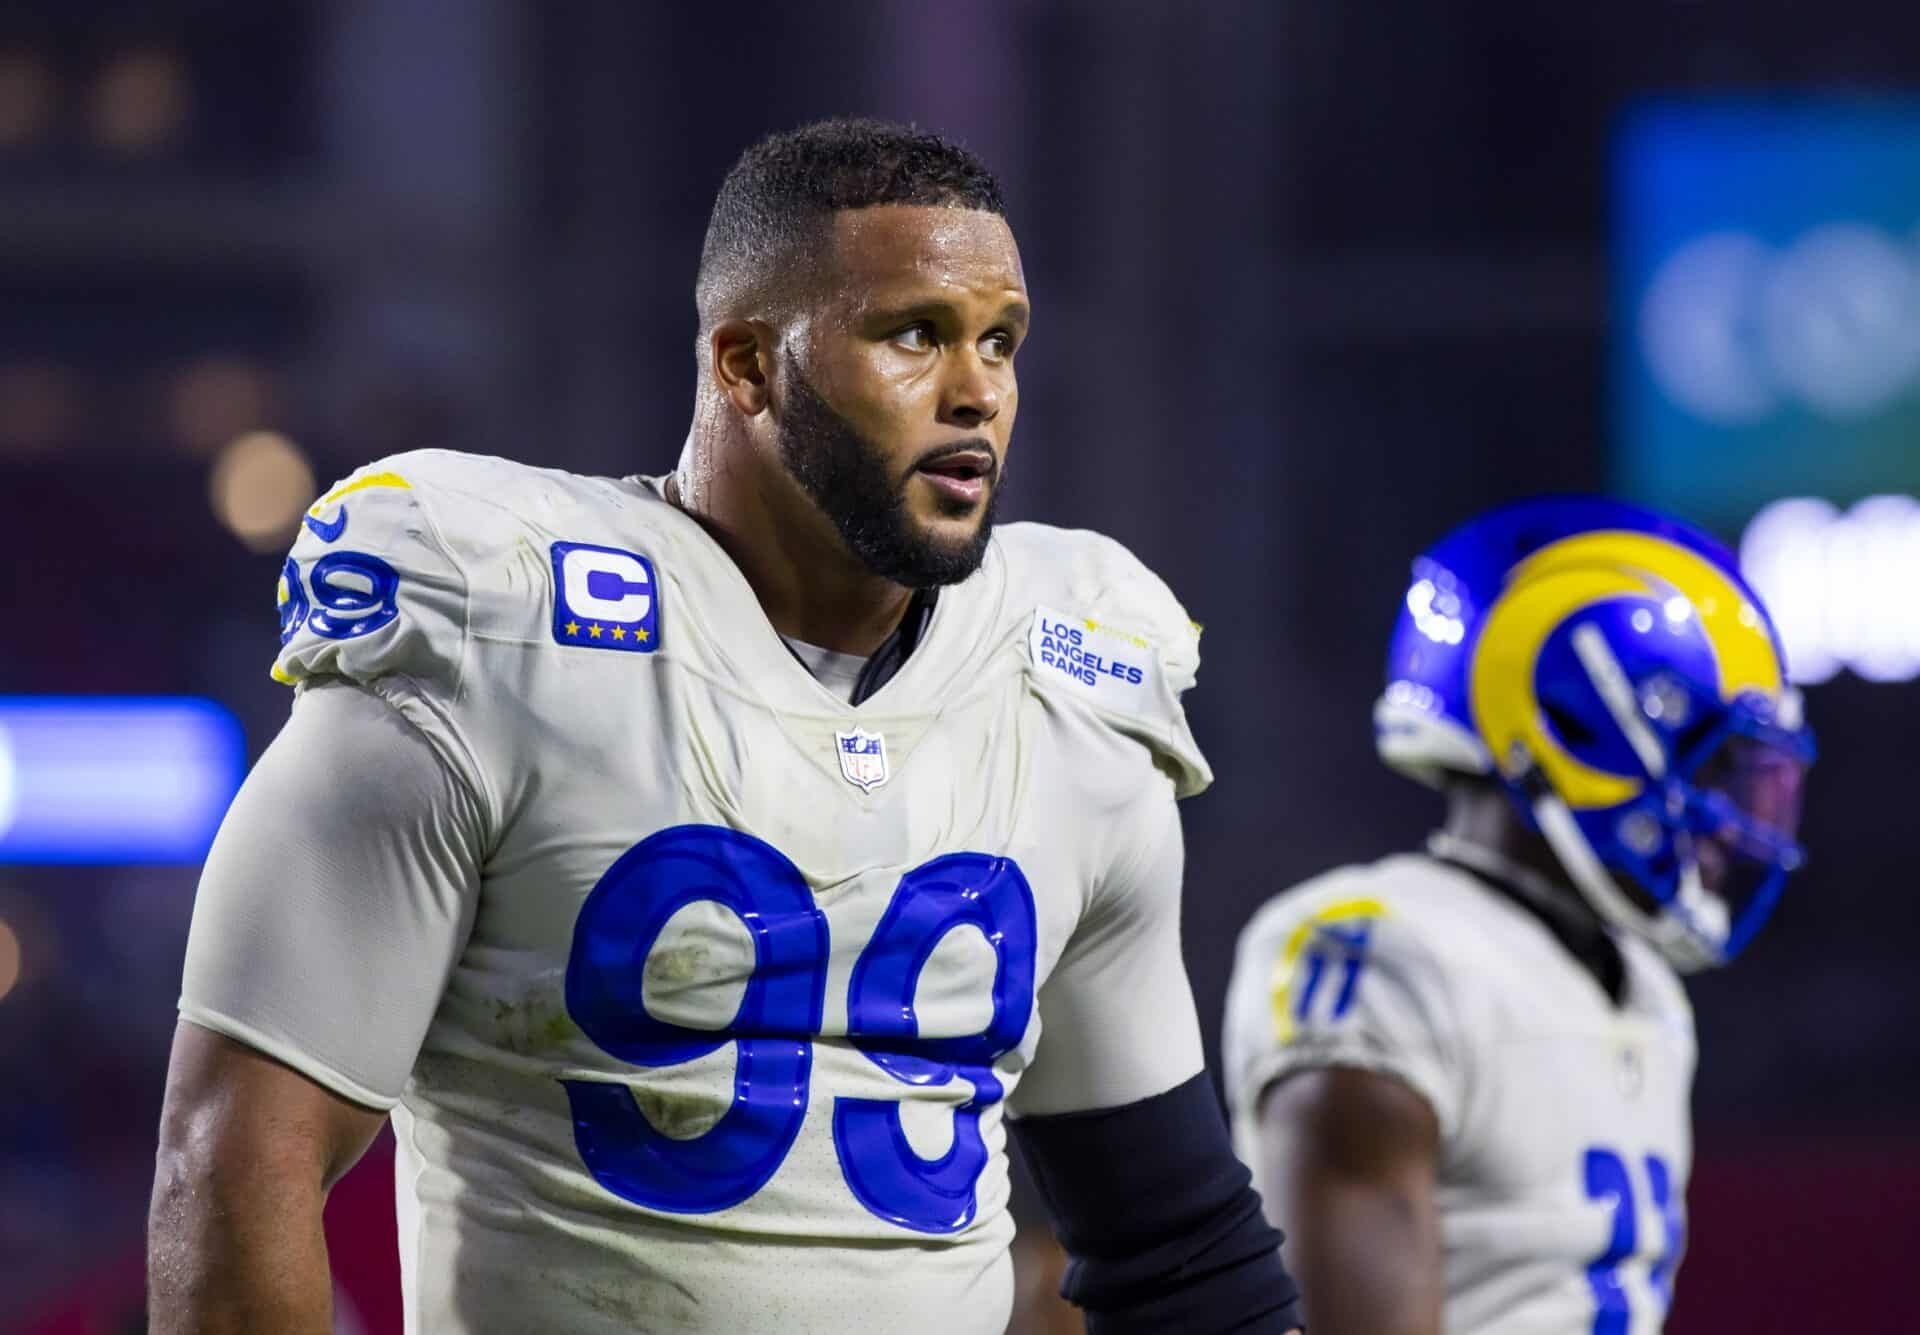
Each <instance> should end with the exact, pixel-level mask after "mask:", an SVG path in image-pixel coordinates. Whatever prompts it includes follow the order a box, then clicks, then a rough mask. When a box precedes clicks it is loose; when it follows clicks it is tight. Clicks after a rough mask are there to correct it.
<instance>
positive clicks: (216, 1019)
mask: <svg viewBox="0 0 1920 1335" xmlns="http://www.w3.org/2000/svg"><path fill="white" fill-rule="evenodd" d="M180 1018H182V1019H183V1020H188V1021H190V1022H192V1023H194V1024H197V1025H199V1026H200V1027H201V1028H202V1029H206V1030H210V1031H211V1032H213V1033H216V1034H220V1035H222V1036H224V1037H226V1038H231V1039H233V1040H234V1041H235V1042H236V1043H244V1044H246V1045H247V1046H248V1047H250V1048H253V1049H255V1050H257V1051H259V1052H262V1053H265V1054H266V1055H267V1056H269V1057H271V1058H273V1059H274V1060H275V1061H277V1062H281V1063H282V1064H284V1065H287V1066H290V1067H292V1068H293V1069H294V1070H296V1071H298V1072H299V1073H300V1074H301V1075H304V1076H305V1077H307V1079H309V1080H311V1081H313V1082H314V1083H315V1084H317V1085H321V1086H323V1087H324V1088H326V1089H328V1090H331V1091H332V1092H333V1093H335V1094H338V1095H339V1096H340V1097H341V1098H344V1099H350V1100H352V1101H353V1102H355V1103H358V1104H361V1105H363V1106H365V1107H368V1108H372V1109H374V1110H375V1111H378V1112H389V1111H391V1110H392V1109H393V1108H394V1107H395V1105H397V1104H398V1103H399V1102H400V1100H399V1099H398V1098H396V1097H394V1096H393V1095H390V1094H381V1093H379V1092H378V1091H376V1090H373V1089H370V1088H368V1087H367V1086H366V1085H363V1084H361V1083H360V1082H359V1081H358V1080H355V1079H354V1078H353V1077H352V1076H350V1075H347V1074H346V1073H345V1072H343V1071H340V1070H338V1069H337V1068H335V1067H333V1066H330V1065H328V1064H327V1063H326V1062H323V1061H321V1060H320V1059H319V1058H317V1057H315V1056H314V1055H313V1054H312V1053H310V1052H307V1051H306V1050H304V1049H302V1048H300V1047H298V1046H296V1045H294V1044H292V1043H289V1042H288V1041H286V1040H285V1039H283V1038H276V1037H274V1036H273V1035H271V1034H268V1033H266V1032H265V1031H263V1030H260V1029H257V1028H255V1027H254V1026H253V1025H250V1024H248V1023H246V1022H245V1021H243V1020H236V1019H234V1018H233V1017H232V1016H230V1015H226V1014H223V1013H221V1012H220V1011H217V1010H213V1009H211V1008H210V1007H207V1006H202V1005H200V1004H199V1003H197V1002H194V1001H189V1000H188V999H187V998H185V997H182V998H181V999H180Z"/></svg>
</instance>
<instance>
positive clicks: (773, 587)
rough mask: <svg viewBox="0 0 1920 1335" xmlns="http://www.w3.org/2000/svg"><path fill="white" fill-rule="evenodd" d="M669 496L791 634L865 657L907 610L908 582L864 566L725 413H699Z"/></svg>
mask: <svg viewBox="0 0 1920 1335" xmlns="http://www.w3.org/2000/svg"><path fill="white" fill-rule="evenodd" d="M667 499H668V500H669V501H671V502H672V503H673V504H674V505H677V506H679V507H680V508H681V509H682V510H684V511H686V512H687V513H688V514H689V515H691V516H693V518H695V519H696V520H698V521H699V522H700V524H701V526H702V527H703V528H705V529H706V530H707V532H708V533H709V534H711V535H712V536H713V539H714V541H715V542H717V543H719V544H720V546H721V547H722V549H724V550H725V551H726V553H727V555H728V556H729V557H731V558H732V559H733V563H734V564H735V565H736V566H738V567H739V568H740V573H741V574H742V575H744V576H745V577H746V580H747V583H748V585H749V586H751V588H752V589H753V593H754V596H755V597H756V598H757V599H759V602H760V607H761V610H762V611H764V612H765V613H766V616H767V620H768V621H769V622H771V623H772V624H773V628H774V629H775V630H777V631H779V632H780V633H781V634H782V635H785V636H786V637H787V638H789V639H793V640H800V641H803V642H805V643H807V644H811V645H817V646H818V647H820V648H822V649H831V650H834V651H835V652H836V653H843V654H856V655H858V656H860V657H862V658H866V657H869V656H871V655H872V654H873V652H874V650H876V649H878V648H879V647H880V645H881V644H882V643H883V642H885V640H886V638H887V636H889V635H891V634H892V633H893V631H894V628H895V627H896V626H898V625H899V624H900V619H901V617H902V616H904V615H905V614H906V610H907V605H908V603H909V602H910V601H911V600H912V598H913V590H911V589H909V588H907V587H906V586H905V585H903V584H896V583H894V582H893V581H892V580H889V579H883V578H881V577H880V576H878V575H875V574H874V573H873V572H872V571H870V570H868V569H867V568H866V567H865V566H864V565H862V564H861V563H860V562H859V561H858V560H857V559H856V558H855V557H854V556H853V554H852V553H851V552H849V551H848V550H847V548H846V544H845V543H844V542H842V541H841V539H840V534H839V532H838V530H836V529H835V528H834V526H833V523H832V521H831V520H829V519H828V518H827V517H826V515H824V514H822V513H821V511H820V508H819V507H818V506H817V505H815V504H814V503H813V500H812V498H811V497H809V496H808V495H807V494H806V492H805V491H803V490H802V489H801V487H800V484H799V483H798V482H796V481H794V479H793V477H792V475H791V474H789V473H788V472H787V470H786V469H785V468H783V467H782V466H781V465H780V462H779V460H778V458H777V457H775V452H774V451H773V449H772V448H770V447H762V446H760V445H758V444H757V443H756V442H755V441H753V440H751V439H750V438H748V436H747V434H746V433H745V432H744V431H743V430H741V429H740V428H739V427H738V425H737V424H736V423H734V422H732V421H731V420H729V419H728V417H727V415H726V414H725V413H724V412H721V411H713V412H702V413H700V414H699V415H698V416H697V417H696V419H695V422H694V428H693V435H692V437H691V439H690V441H689V445H688V452H687V457H686V458H685V459H684V460H683V461H682V465H681V468H680V471H678V472H677V473H675V474H674V475H673V476H672V477H671V478H669V479H668V483H667Z"/></svg>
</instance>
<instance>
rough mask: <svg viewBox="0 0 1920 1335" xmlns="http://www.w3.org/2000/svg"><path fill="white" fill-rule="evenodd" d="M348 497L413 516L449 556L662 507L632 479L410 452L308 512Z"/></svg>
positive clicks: (366, 469) (366, 471) (636, 520)
mask: <svg viewBox="0 0 1920 1335" xmlns="http://www.w3.org/2000/svg"><path fill="white" fill-rule="evenodd" d="M349 497H354V498H355V503H356V504H357V505H358V506H360V507H361V508H363V509H365V508H371V507H382V508H387V509H392V510H399V511H412V512H414V513H415V514H417V515H418V516H420V518H421V520H422V521H423V522H425V523H427V524H430V525H431V526H432V527H433V529H434V531H435V532H434V536H437V537H439V538H440V539H441V540H442V541H443V542H444V543H445V544H446V545H447V546H448V547H449V548H452V549H454V550H453V555H455V556H456V558H457V557H458V556H459V555H460V554H461V553H460V550H459V549H461V548H466V547H473V546H480V547H485V546H490V545H492V544H493V543H494V542H495V541H497V540H498V539H499V538H500V537H501V536H502V535H509V534H511V535H516V536H517V535H520V534H523V533H525V532H526V531H529V530H533V531H539V532H549V531H551V532H567V531H569V530H571V529H577V528H580V527H581V526H583V525H584V526H587V527H592V528H604V527H606V526H607V525H608V524H609V523H615V524H618V525H619V526H620V527H622V528H623V529H632V528H633V527H635V526H639V527H641V528H645V527H647V526H648V525H649V521H650V520H656V521H657V512H658V511H659V510H660V509H661V508H662V502H661V501H660V499H659V497H658V496H656V495H655V494H654V493H653V492H651V491H650V490H648V489H647V488H645V487H643V486H640V485H638V484H637V482H636V481H635V480H631V479H627V480H622V479H616V478H608V477H593V476H589V475H586V474H582V473H570V472H568V471H566V470H565V469H560V468H541V467H538V466H536V465H533V464H527V463H522V462H520V461H518V460H515V459H504V458H499V457H497V456H493V455H484V454H467V453H463V452H462V451H459V450H412V451H409V452H407V453H405V454H395V455H389V456H387V457H386V458H383V459H377V460H375V461H374V462H372V463H370V464H366V465H364V466H363V467H361V468H358V469H356V470H355V471H354V472H352V473H350V474H349V475H348V476H347V477H345V478H343V479H342V480H341V481H339V482H338V483H336V484H334V486H333V487H332V488H331V489H329V490H328V492H327V493H326V494H325V495H324V496H322V497H321V498H320V500H319V501H318V502H316V503H315V506H314V510H315V511H316V512H325V511H328V510H330V509H332V508H333V507H334V506H335V505H337V504H342V503H345V502H346V501H347V500H348V498H349Z"/></svg>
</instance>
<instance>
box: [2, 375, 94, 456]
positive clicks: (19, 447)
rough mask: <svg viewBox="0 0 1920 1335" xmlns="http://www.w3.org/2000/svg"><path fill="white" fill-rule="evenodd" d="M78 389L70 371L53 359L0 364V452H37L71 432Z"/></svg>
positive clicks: (73, 424)
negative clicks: (6, 364) (7, 364)
mask: <svg viewBox="0 0 1920 1335" xmlns="http://www.w3.org/2000/svg"><path fill="white" fill-rule="evenodd" d="M79 409H80V390H79V385H78V383H77V378H76V377H75V375H74V374H73V372H72V371H70V370H68V369H67V368H66V367H64V366H60V365H58V364H56V363H54V362H48V361H33V362H21V363H18V364H16V365H13V366H0V454H8V453H11V454H38V453H40V452H41V451H43V450H49V449H52V448H54V447H55V446H57V445H61V444H64V443H65V442H66V441H67V440H69V439H70V438H71V437H72V435H73V434H74V429H75V426H76V423H77V421H78V417H79Z"/></svg>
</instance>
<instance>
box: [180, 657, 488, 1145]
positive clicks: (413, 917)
mask: <svg viewBox="0 0 1920 1335" xmlns="http://www.w3.org/2000/svg"><path fill="white" fill-rule="evenodd" d="M485 827H486V820H485V817H484V814H483V807H482V803H481V800H480V798H479V796H478V795H477V793H476V791H475V785H474V784H473V783H472V782H471V781H470V780H468V779H466V778H464V777H463V776H462V775H461V774H459V773H458V772H457V771H456V770H455V769H454V768H453V766H452V765H451V764H450V763H449V761H448V759H447V757H446V756H445V754H443V753H442V752H441V751H440V750H439V749H437V748H436V747H435V746H434V745H433V744H432V743H431V742H430V741H429V739H428V738H427V737H425V736H424V735H423V734H422V733H421V732H420V731H419V729H417V728H416V727H415V726H413V725H412V724H411V723H410V722H408V721H407V719H406V718H405V717H403V715H402V714H401V712H400V711H399V710H397V709H396V708H395V707H394V705H393V704H392V703H390V702H389V700H388V699H386V698H385V697H383V696H382V695H380V694H377V693H375V692H374V691H372V690H370V689H366V688H363V687H359V686H355V685H351V684H348V683H345V682H336V683H334V684H325V685H315V686H312V687H310V688H308V689H307V690H305V691H303V692H302V693H301V696H300V698H299V700H298V702H297V703H296V704H295V706H294V710H293V715H292V717H291V718H290V719H289V720H288V722H287V725H286V727H285V728H284V729H283V730H282V732H281V734H280V736H279V737H277V738H275V739H274V742H273V745H272V746H270V747H269V748H268V749H267V752H266V754H265V755H263V756H262V757H261V759H260V762H259V764H257V765H256V766H255V767H254V770H253V773H251V774H250V775H248V777H247V782H246V784H245V785H244V786H243V787H242V789H241V791H240V795H239V796H238V797H237V798H236V799H235V801H234V804H233V807H232V809H231V810H230V811H229V812H228V813H227V817H226V820H225V822H224V823H223V824H222V826H221V829H220V834H219V837H218V838H217V839H216V840H215V842H214V847H213V850H212V853H211V854H210V855H209V857H208V860H207V866H206V870H205V872H204V873H203V874H202V876H201V880H200V889H199V893H198V896H197V898H196V899H195V902H194V911H193V928H192V931H191V933H190V935H189V937H188V942H187V960H186V970H185V976H184V979H183V981H182V985H181V995H180V1013H181V1015H182V1016H183V1017H184V1018H185V1019H188V1020H191V1021H193V1022H194V1024H196V1025H198V1026H200V1027H201V1028H203V1029H209V1030H212V1031H214V1032H216V1033H220V1034H224V1035H226V1036H227V1037H229V1038H232V1039H236V1040H238V1041H239V1042H241V1043H244V1044H246V1045H247V1046H249V1047H251V1048H254V1049H256V1050H257V1051H259V1052H262V1053H265V1054H266V1055H268V1056H270V1057H273V1058H276V1059H278V1060H279V1061H281V1062H283V1063H285V1064H286V1065H287V1066H290V1067H293V1068H294V1069H295V1070H297V1071H299V1072H301V1073H302V1074H303V1075H305V1076H307V1077H308V1078H310V1079H312V1080H314V1081H316V1082H318V1083H320V1084H322V1085H324V1086H326V1087H327V1088H329V1089H331V1090H333V1091H334V1092H335V1093H336V1094H339V1095H340V1096H342V1097H343V1098H346V1099H349V1100H351V1101H353V1102H356V1103H360V1104H364V1105H367V1106H371V1107H379V1108H385V1107H389V1106H391V1105H392V1104H393V1103H394V1102H395V1100H396V1099H398V1097H399V1095H400V1091H401V1089H402V1087H403V1086H404V1085H405V1082H406V1079H407V1076H408V1073H409V1072H410V1071H411V1069H412V1067H413V1062H414V1058H415V1056H416V1055H417V1054H418V1052H419V1048H420V1044H421V1042H422V1040H423V1038H424V1037H425V1035H426V1032H427V1028H428V1026H429V1024H430V1023H431V1021H432V1019H433V1016H434V1013H435V1011H436V1009H437V1008H438V1006H439V1001H440V995H441V992H442V991H443V990H444V988H445V986H446V982H447V978H448V976H449V974H450V973H451V972H452V969H453V967H454V963H455V961H456V960H457V959H458V958H459V955H460V953H461V951H462V950H463V949H464V948H465V946H466V941H467V935H468V932H469V931H470V930H471V927H472V923H473V917H474V913H475V909H476V906H477V903H478V898H479V877H480V872H479V868H480V864H481V861H482V857H483V853H482V848H483V845H484V842H485V836H484V833H483V831H484V829H485Z"/></svg>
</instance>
